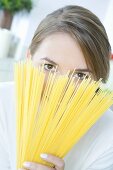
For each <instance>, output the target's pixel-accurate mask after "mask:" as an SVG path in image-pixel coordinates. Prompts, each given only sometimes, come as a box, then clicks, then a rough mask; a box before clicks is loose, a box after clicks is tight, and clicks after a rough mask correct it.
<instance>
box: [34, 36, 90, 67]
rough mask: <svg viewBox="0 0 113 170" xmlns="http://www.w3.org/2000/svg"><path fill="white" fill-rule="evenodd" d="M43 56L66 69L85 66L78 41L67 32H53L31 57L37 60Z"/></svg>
mask: <svg viewBox="0 0 113 170" xmlns="http://www.w3.org/2000/svg"><path fill="white" fill-rule="evenodd" d="M44 57H48V58H50V59H51V60H53V61H54V62H56V63H58V64H59V65H60V66H62V67H66V68H68V69H74V68H87V65H86V62H85V59H84V55H83V53H82V51H81V49H80V47H79V45H78V43H77V42H76V40H75V39H74V38H72V37H71V36H70V35H69V34H67V33H54V34H52V35H49V36H48V37H46V38H45V39H44V40H43V41H42V43H41V44H40V45H39V47H38V49H37V51H36V53H35V55H34V57H33V58H34V60H39V59H40V58H44Z"/></svg>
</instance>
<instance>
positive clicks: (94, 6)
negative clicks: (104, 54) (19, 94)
mask: <svg viewBox="0 0 113 170" xmlns="http://www.w3.org/2000/svg"><path fill="white" fill-rule="evenodd" d="M12 1H13V0H0V81H12V80H13V72H12V71H13V64H14V62H15V61H18V60H19V59H23V58H25V56H26V51H27V48H28V47H29V44H30V42H31V39H32V36H33V34H34V31H35V29H36V28H37V26H38V24H39V23H40V21H41V20H42V19H43V18H44V17H45V16H46V15H47V14H48V13H50V12H52V11H54V10H55V9H58V8H60V7H63V6H65V5H80V6H83V7H86V8H87V9H89V10H91V11H92V12H94V13H95V14H96V15H97V16H98V17H99V18H100V20H101V22H102V23H103V24H104V26H105V28H106V31H107V34H108V37H109V41H110V43H111V46H112V50H113V0H104V1H103V0H54V1H53V0H26V1H25V0H15V1H13V2H12ZM110 67H111V68H110V76H109V80H108V82H107V86H109V87H110V88H111V89H113V59H111V60H110Z"/></svg>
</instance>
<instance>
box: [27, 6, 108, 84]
mask: <svg viewBox="0 0 113 170" xmlns="http://www.w3.org/2000/svg"><path fill="white" fill-rule="evenodd" d="M55 32H65V33H68V34H70V35H71V36H72V37H73V38H74V39H75V40H76V41H77V43H78V44H79V46H80V47H81V50H82V52H83V55H84V58H85V61H86V63H87V66H88V67H90V68H91V69H92V72H93V75H94V77H95V78H96V79H97V80H98V79H99V78H103V82H106V80H107V78H108V76H109V68H110V66H109V58H110V55H111V47H110V44H109V41H108V37H107V34H106V31H105V28H104V26H103V24H102V23H101V22H100V20H99V19H98V17H97V16H96V15H95V14H93V13H92V12H91V11H89V10H87V9H85V8H83V7H80V6H66V7H64V8H60V9H58V10H56V11H54V12H52V13H51V14H49V15H47V16H46V18H44V19H43V20H42V22H41V23H40V24H39V26H38V28H37V29H36V32H35V34H34V37H33V39H32V42H31V45H30V47H29V48H30V52H31V55H32V56H33V55H34V53H35V52H36V50H37V48H38V46H39V45H40V43H41V42H42V41H43V39H44V38H46V37H47V36H49V35H50V34H53V33H55Z"/></svg>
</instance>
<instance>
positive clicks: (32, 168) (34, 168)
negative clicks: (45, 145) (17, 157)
mask: <svg viewBox="0 0 113 170" xmlns="http://www.w3.org/2000/svg"><path fill="white" fill-rule="evenodd" d="M41 158H42V159H43V160H45V161H47V162H50V163H52V164H54V165H55V167H54V168H50V167H48V166H45V165H41V164H38V163H33V162H24V164H23V166H24V167H25V168H26V169H28V170H64V166H65V163H64V160H63V159H60V158H58V157H56V156H53V155H50V154H41ZM19 170H25V169H19Z"/></svg>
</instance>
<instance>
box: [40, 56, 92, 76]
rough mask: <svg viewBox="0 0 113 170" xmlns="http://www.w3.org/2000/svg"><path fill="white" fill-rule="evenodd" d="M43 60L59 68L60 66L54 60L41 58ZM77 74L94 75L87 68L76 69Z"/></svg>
mask: <svg viewBox="0 0 113 170" xmlns="http://www.w3.org/2000/svg"><path fill="white" fill-rule="evenodd" d="M41 60H46V61H48V62H50V63H51V64H54V65H56V66H58V64H57V63H56V62H54V61H53V60H51V59H49V58H48V57H44V58H41ZM72 72H73V71H72ZM75 72H89V73H92V71H91V70H89V69H88V68H86V69H79V68H78V69H75Z"/></svg>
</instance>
